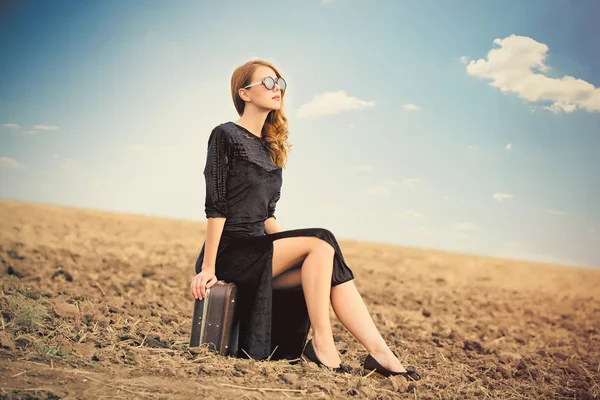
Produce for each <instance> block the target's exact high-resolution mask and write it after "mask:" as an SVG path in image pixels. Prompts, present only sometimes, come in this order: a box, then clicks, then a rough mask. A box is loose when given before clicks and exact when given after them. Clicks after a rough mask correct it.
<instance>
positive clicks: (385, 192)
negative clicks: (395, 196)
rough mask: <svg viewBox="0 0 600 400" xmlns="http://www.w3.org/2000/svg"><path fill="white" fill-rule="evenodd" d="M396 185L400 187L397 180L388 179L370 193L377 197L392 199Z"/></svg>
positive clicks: (370, 190)
mask: <svg viewBox="0 0 600 400" xmlns="http://www.w3.org/2000/svg"><path fill="white" fill-rule="evenodd" d="M396 185H398V182H396V181H395V180H393V179H386V180H385V181H383V183H382V184H381V185H379V186H375V187H373V188H371V189H369V190H368V193H369V194H370V195H372V196H377V197H390V196H391V194H392V186H396Z"/></svg>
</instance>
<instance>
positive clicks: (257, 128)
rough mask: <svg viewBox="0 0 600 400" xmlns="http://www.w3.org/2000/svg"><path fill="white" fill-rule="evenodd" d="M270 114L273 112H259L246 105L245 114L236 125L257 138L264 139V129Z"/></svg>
mask: <svg viewBox="0 0 600 400" xmlns="http://www.w3.org/2000/svg"><path fill="white" fill-rule="evenodd" d="M269 112H271V110H257V109H256V108H254V107H248V105H247V104H246V109H245V110H244V114H243V115H242V116H241V117H240V119H238V120H237V121H235V123H236V124H238V125H240V126H243V127H244V128H246V129H248V130H249V131H250V132H252V133H253V134H254V135H255V136H258V137H262V128H263V126H264V125H265V121H266V119H267V115H269Z"/></svg>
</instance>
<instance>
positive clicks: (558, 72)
mask: <svg viewBox="0 0 600 400" xmlns="http://www.w3.org/2000/svg"><path fill="white" fill-rule="evenodd" d="M599 13H600V5H598V2H596V1H591V0H590V1H584V0H582V1H578V2H577V7H574V6H573V3H569V2H563V1H541V0H540V1H528V2H501V1H460V2H445V1H376V2H365V1H358V0H329V1H321V0H296V1H291V0H287V1H253V2H245V1H244V2H242V1H237V2H235V1H224V2H207V1H179V0H178V1H172V2H171V1H169V2H168V1H130V2H122V1H90V2H85V1H69V2H66V1H52V2H43V1H19V2H14V4H13V6H12V7H11V8H9V9H7V10H4V11H3V13H2V15H1V16H0V52H1V54H2V57H1V58H0V198H4V199H12V200H20V201H28V202H35V203H45V204H57V205H66V206H74V207H79V208H92V209H99V210H110V211H121V212H127V213H140V214H147V215H156V216H166V217H173V218H180V219H187V220H195V221H204V220H205V217H204V195H205V187H204V177H203V175H202V171H203V168H204V163H205V160H206V144H207V140H208V136H209V134H210V131H211V129H212V128H213V127H214V126H216V125H218V124H220V123H223V122H226V121H235V120H237V118H238V116H237V114H236V112H235V109H234V107H233V103H232V100H231V98H230V94H229V82H230V78H231V73H232V72H233V70H234V69H235V68H236V67H237V66H238V65H241V64H243V63H244V62H245V61H247V60H249V59H251V58H253V57H258V58H262V59H265V60H268V61H270V62H273V63H274V64H275V65H276V66H277V67H278V68H279V69H280V70H281V71H282V74H283V76H284V77H285V78H286V80H287V82H288V92H287V94H286V104H285V108H284V110H285V112H286V115H287V116H288V118H289V123H290V126H289V127H290V142H291V143H292V146H293V147H292V151H291V153H290V159H289V163H288V167H287V169H285V170H284V175H283V188H282V197H281V200H280V201H279V203H278V206H277V211H276V216H277V218H278V221H279V225H280V226H281V228H282V229H295V228H301V227H324V228H327V229H330V230H331V231H332V232H334V234H335V235H336V236H337V237H338V238H339V239H341V240H343V239H352V240H361V241H370V242H384V243H391V244H398V245H404V246H414V247H423V248H432V249H441V250H447V251H453V252H462V253H471V254H482V255H491V256H495V257H502V258H511V259H522V260H535V261H544V262H553V263H561V264H568V265H581V266H591V267H599V266H600V250H599V249H600V179H598V177H597V175H598V171H599V170H600V161H598V157H599V154H600V89H598V87H599V86H600V42H598V41H597V40H595V39H594V38H596V37H598V36H599V35H600V32H599V28H598V27H597V24H596V22H597V16H598V15H599ZM203 240H204V237H202V235H200V234H199V236H198V244H199V248H198V250H199V249H200V246H201V244H202V241H203Z"/></svg>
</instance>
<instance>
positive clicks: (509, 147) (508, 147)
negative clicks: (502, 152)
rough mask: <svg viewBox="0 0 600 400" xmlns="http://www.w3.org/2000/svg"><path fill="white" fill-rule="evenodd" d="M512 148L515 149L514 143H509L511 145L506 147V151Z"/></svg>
mask: <svg viewBox="0 0 600 400" xmlns="http://www.w3.org/2000/svg"><path fill="white" fill-rule="evenodd" d="M512 147H513V145H512V143H509V144H507V145H506V147H505V149H506V150H511V149H512Z"/></svg>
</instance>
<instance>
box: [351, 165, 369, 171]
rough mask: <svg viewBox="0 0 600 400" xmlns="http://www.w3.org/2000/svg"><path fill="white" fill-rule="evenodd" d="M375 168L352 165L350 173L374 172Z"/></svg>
mask: <svg viewBox="0 0 600 400" xmlns="http://www.w3.org/2000/svg"><path fill="white" fill-rule="evenodd" d="M374 169H375V168H373V166H372V165H351V166H350V171H357V172H363V171H369V172H370V171H373V170H374Z"/></svg>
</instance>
